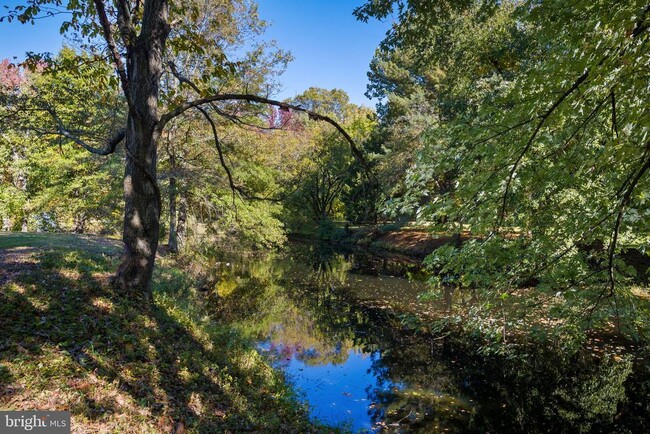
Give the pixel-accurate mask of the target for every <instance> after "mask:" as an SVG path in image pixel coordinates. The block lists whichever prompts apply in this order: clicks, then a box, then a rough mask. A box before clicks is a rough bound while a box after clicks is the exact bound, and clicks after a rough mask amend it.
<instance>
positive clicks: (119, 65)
mask: <svg viewBox="0 0 650 434" xmlns="http://www.w3.org/2000/svg"><path fill="white" fill-rule="evenodd" d="M94 3H95V9H96V10H97V16H98V17H99V23H100V24H101V26H102V32H103V33H104V40H105V41H106V44H108V49H109V51H110V53H111V56H112V57H113V64H114V65H115V69H116V70H117V74H118V75H119V77H120V82H121V83H122V91H123V92H124V95H125V96H126V98H127V100H128V99H130V96H129V95H130V92H129V78H128V76H127V74H126V67H125V66H124V62H122V57H121V56H120V53H119V51H118V50H117V45H116V44H115V38H114V37H113V30H112V29H111V22H110V21H109V20H108V15H106V8H105V7H104V2H103V1H102V0H94Z"/></svg>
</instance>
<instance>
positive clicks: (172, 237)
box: [167, 157, 178, 253]
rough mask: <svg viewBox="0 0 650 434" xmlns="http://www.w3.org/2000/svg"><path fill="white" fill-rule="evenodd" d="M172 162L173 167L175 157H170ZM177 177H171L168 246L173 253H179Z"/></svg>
mask: <svg viewBox="0 0 650 434" xmlns="http://www.w3.org/2000/svg"><path fill="white" fill-rule="evenodd" d="M170 163H172V167H173V157H171V158H170ZM177 196H178V193H177V190H176V178H175V177H174V176H172V177H170V178H169V240H168V241H167V247H168V248H169V251H170V252H172V253H178V233H177V231H176V200H177Z"/></svg>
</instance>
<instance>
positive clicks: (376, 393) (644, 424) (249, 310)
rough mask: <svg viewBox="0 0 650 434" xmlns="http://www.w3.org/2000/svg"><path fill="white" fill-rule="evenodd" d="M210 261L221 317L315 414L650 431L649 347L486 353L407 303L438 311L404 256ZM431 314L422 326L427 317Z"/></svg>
mask: <svg viewBox="0 0 650 434" xmlns="http://www.w3.org/2000/svg"><path fill="white" fill-rule="evenodd" d="M214 261H215V262H214V263H213V264H212V265H211V267H212V268H213V269H214V270H216V272H215V273H216V274H215V276H214V278H215V282H216V291H217V293H218V294H219V308H218V309H219V315H220V316H221V317H222V318H225V319H226V320H227V321H228V322H230V323H231V324H232V326H233V327H234V328H236V329H237V330H238V331H239V332H241V333H242V334H243V335H245V336H247V337H249V338H250V339H252V340H253V341H254V342H256V343H257V347H258V349H259V351H260V352H261V353H262V354H264V355H265V356H266V357H268V358H269V360H271V362H272V364H273V365H274V366H275V367H276V368H277V369H281V370H283V371H284V372H285V373H286V376H287V378H288V380H289V381H290V383H291V384H292V385H293V387H294V388H295V390H296V391H297V393H298V394H299V395H300V397H301V399H302V400H303V401H304V402H306V403H307V404H308V406H309V409H310V413H311V415H312V417H313V418H315V419H318V420H320V421H321V422H324V423H326V424H329V425H334V426H338V427H340V428H341V429H342V430H343V431H350V432H425V433H433V432H549V431H553V432H588V431H594V432H650V427H649V426H648V420H650V397H649V395H650V374H649V372H650V369H649V366H648V363H647V360H644V359H643V357H639V356H638V355H636V356H629V357H627V356H626V357H618V356H616V357H613V356H612V357H610V356H599V357H595V356H594V354H588V353H584V354H583V353H580V354H572V355H565V354H561V353H557V352H556V350H554V349H553V348H544V347H543V346H540V347H538V348H537V349H536V350H535V352H534V353H531V349H530V348H529V349H527V350H526V351H522V353H521V355H519V356H513V355H512V354H511V353H510V354H509V355H508V356H504V355H498V354H485V353H481V347H480V345H478V343H477V340H476V339H475V338H474V337H472V336H462V335H458V336H453V335H451V336H450V335H449V334H448V333H445V334H440V333H435V330H431V329H430V328H428V327H427V326H426V324H427V323H426V322H424V323H422V322H419V321H414V320H413V316H412V315H410V313H413V312H419V313H422V312H424V313H429V314H434V315H435V314H438V315H441V314H442V315H444V314H448V313H450V312H451V311H452V310H453V309H454V308H455V306H458V305H462V304H464V303H470V302H471V301H468V300H469V297H464V296H463V295H462V294H454V293H453V291H451V290H449V291H447V292H445V293H444V294H443V296H442V297H439V298H438V299H436V300H434V301H423V300H420V299H419V298H418V294H420V293H422V292H423V291H424V290H425V289H426V285H425V283H423V281H422V279H421V277H422V276H421V272H420V270H419V267H418V265H417V263H414V262H413V261H410V260H408V259H407V258H397V259H396V258H394V257H387V256H377V255H369V254H367V253H360V252H349V251H347V252H346V251H343V252H341V251H335V250H333V249H331V248H321V247H318V246H308V245H298V246H294V248H292V249H291V250H290V251H289V252H287V253H286V254H282V255H273V256H264V257H257V258H250V257H238V258H233V257H223V258H219V259H218V260H217V259H215V260H214ZM423 324H424V326H423Z"/></svg>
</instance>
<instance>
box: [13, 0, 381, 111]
mask: <svg viewBox="0 0 650 434" xmlns="http://www.w3.org/2000/svg"><path fill="white" fill-rule="evenodd" d="M19 3H20V2H19V1H16V0H0V16H3V15H5V14H6V12H5V11H6V9H5V8H4V6H5V5H7V6H14V5H16V4H19ZM363 3H364V1H363V0H258V4H259V15H260V17H261V18H262V19H264V20H267V21H269V22H270V23H271V26H270V28H269V29H268V30H267V32H266V34H265V39H275V40H276V41H277V42H278V46H279V47H280V48H282V49H284V50H288V51H290V52H291V54H292V55H293V57H294V60H293V62H291V63H290V64H289V66H288V68H287V71H286V72H285V73H284V75H283V76H282V77H280V81H281V82H282V83H283V90H282V91H281V92H280V94H279V95H277V97H278V98H281V99H283V98H288V97H292V96H295V95H297V94H300V93H301V92H303V91H304V90H306V89H307V88H309V87H310V86H316V87H323V88H326V89H332V88H339V89H343V90H345V91H346V92H347V93H348V94H349V95H350V100H351V101H352V102H354V103H356V104H364V105H367V106H373V105H374V102H373V101H370V100H368V99H367V98H366V97H365V96H364V92H365V91H366V84H367V76H366V73H367V71H368V65H369V64H370V60H371V59H372V56H373V54H374V50H375V48H376V47H377V46H378V45H379V42H380V41H381V40H382V39H383V37H384V35H385V33H386V31H387V30H388V28H389V26H390V23H389V22H379V21H376V20H374V21H370V22H368V23H363V22H360V21H357V20H356V19H355V17H354V16H353V15H352V11H353V10H354V8H355V7H357V6H360V5H361V4H363ZM64 17H65V16H62V15H60V16H55V17H51V18H46V19H42V20H39V21H37V22H36V24H35V25H33V26H32V25H31V24H20V23H18V22H16V21H14V22H12V23H7V22H6V21H4V22H2V23H0V59H5V58H9V59H13V58H16V59H17V60H22V59H24V57H25V52H27V51H33V52H37V53H39V52H46V51H49V52H57V51H58V50H59V48H60V47H61V46H62V44H63V41H64V38H63V36H61V35H60V34H59V27H60V25H61V22H62V21H63V20H64Z"/></svg>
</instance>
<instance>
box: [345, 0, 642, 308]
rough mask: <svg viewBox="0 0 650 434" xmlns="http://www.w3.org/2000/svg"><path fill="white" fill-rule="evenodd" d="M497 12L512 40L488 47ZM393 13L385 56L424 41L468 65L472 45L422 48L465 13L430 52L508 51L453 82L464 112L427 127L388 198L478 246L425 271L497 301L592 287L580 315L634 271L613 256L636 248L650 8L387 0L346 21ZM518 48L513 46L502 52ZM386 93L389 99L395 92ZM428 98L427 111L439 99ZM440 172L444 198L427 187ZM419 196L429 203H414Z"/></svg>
mask: <svg viewBox="0 0 650 434" xmlns="http://www.w3.org/2000/svg"><path fill="white" fill-rule="evenodd" d="M507 9H509V10H511V11H512V12H511V13H509V14H507V15H505V17H506V18H507V21H506V24H507V26H506V27H505V28H508V27H510V28H514V29H515V30H516V31H517V32H516V33H512V34H510V35H507V34H506V37H505V38H494V39H493V40H492V41H490V39H489V38H488V37H489V36H491V35H493V34H497V35H498V34H499V32H498V31H496V32H495V29H498V27H497V28H495V27H494V25H493V23H494V19H495V18H497V17H498V16H499V15H500V14H501V15H503V11H505V10H507ZM393 11H397V13H398V17H399V24H397V25H396V26H395V27H394V29H393V31H392V32H391V34H390V35H389V36H388V38H387V39H386V41H385V42H384V47H388V50H389V52H391V53H392V55H393V58H397V53H398V50H400V51H406V50H410V49H415V50H418V47H421V46H423V44H426V43H429V44H432V50H433V51H436V52H439V53H452V55H457V54H462V56H461V57H460V59H461V62H460V63H458V64H459V65H462V64H463V63H464V62H467V64H468V65H470V66H471V65H475V64H476V63H474V62H472V59H473V58H475V55H476V54H481V53H482V52H483V50H481V49H480V48H479V49H478V50H476V51H475V52H471V51H470V52H468V51H467V50H463V51H464V53H463V51H456V49H454V48H452V50H447V49H446V46H445V44H444V43H443V44H440V45H439V42H440V40H438V39H434V40H431V39H429V36H430V34H431V33H430V30H431V29H435V28H436V27H437V26H441V27H444V26H445V25H446V23H448V22H454V21H455V20H456V21H457V20H458V18H459V17H461V18H462V17H464V16H473V17H474V18H473V19H472V23H473V24H472V26H470V27H467V28H466V29H465V31H462V32H460V33H455V34H453V33H452V34H451V35H452V36H453V37H452V39H451V40H446V39H444V38H443V40H442V42H445V41H447V42H451V43H452V45H451V46H452V47H462V46H463V44H464V43H465V41H467V40H472V38H474V39H476V38H477V37H478V38H482V37H484V38H486V39H485V40H486V41H488V42H489V44H488V45H487V47H489V48H490V50H488V51H486V53H489V52H494V53H509V52H510V53H512V54H514V56H506V57H505V60H508V59H512V60H513V61H507V62H503V61H501V60H500V59H501V58H496V59H495V60H496V64H495V65H493V72H492V73H486V74H479V75H475V74H474V70H473V68H471V67H470V68H467V73H465V74H464V73H463V72H462V71H460V72H458V73H456V74H454V78H457V77H460V78H462V79H464V80H465V81H467V82H468V83H469V84H470V85H471V88H470V91H471V90H472V89H474V92H470V93H467V92H464V93H463V94H464V95H467V96H471V98H470V99H468V100H467V101H469V102H471V105H468V106H460V107H459V108H460V110H454V111H451V112H448V115H446V116H440V115H438V116H436V117H432V118H431V125H430V127H429V128H425V131H424V134H423V148H422V150H421V152H420V153H419V154H418V156H417V159H416V160H415V161H414V162H413V164H412V165H411V166H410V169H409V171H408V174H407V177H406V180H405V185H406V189H405V191H406V194H405V195H404V196H403V197H401V198H398V199H397V200H395V201H394V205H395V208H396V209H407V210H413V211H414V212H415V213H416V214H417V215H419V216H420V218H421V219H422V220H424V221H428V222H433V223H436V225H435V228H436V229H439V230H445V231H457V230H459V228H463V229H464V230H466V231H469V232H470V233H471V234H472V235H473V236H474V237H475V238H478V239H474V240H472V241H470V242H467V243H465V244H464V245H463V247H462V248H460V249H455V248H453V247H450V248H445V249H439V250H438V251H436V253H435V254H434V255H433V256H432V258H431V263H432V265H434V266H435V268H436V269H437V270H438V271H440V270H442V275H441V277H443V278H445V279H448V280H451V281H453V282H456V283H458V284H460V285H462V286H480V287H484V288H492V289H495V290H496V291H495V292H497V293H506V296H507V293H509V292H510V291H512V290H513V289H515V288H517V287H519V286H521V285H523V284H530V283H531V282H533V283H534V282H536V283H537V287H538V288H539V289H542V290H547V291H552V293H553V294H555V293H558V291H559V293H560V294H571V293H572V291H575V290H578V289H580V290H585V289H592V290H594V289H595V291H588V290H585V291H581V292H582V293H584V294H586V295H587V297H586V299H587V300H588V301H589V303H591V305H592V306H591V308H590V309H587V311H590V312H593V309H595V307H596V306H597V305H598V304H599V303H600V302H602V301H603V300H604V299H606V298H608V297H612V296H614V295H615V287H616V285H617V284H618V283H622V282H627V281H629V279H630V278H631V276H633V275H634V271H633V270H631V268H630V266H629V265H628V264H627V263H626V260H625V250H626V249H629V248H631V247H636V248H640V249H641V250H643V249H644V246H645V244H646V243H647V231H648V227H647V219H644V218H643V217H642V216H645V215H646V214H647V213H648V208H647V200H646V196H647V189H648V177H647V172H648V169H650V154H649V152H648V149H650V147H649V146H650V142H648V125H649V118H648V116H649V113H648V111H647V106H648V101H647V95H648V94H647V92H646V91H645V90H643V89H646V88H647V86H648V75H647V74H646V73H645V72H643V66H642V65H646V64H647V62H648V58H649V57H650V52H649V51H648V38H649V32H648V28H650V6H648V4H647V2H645V1H643V2H642V1H633V2H625V3H621V2H616V3H612V2H609V1H591V2H582V1H578V2H571V3H570V4H569V3H566V2H562V1H553V0H551V1H544V2H536V1H524V2H496V1H489V0H486V1H467V2H451V1H444V0H439V1H436V0H428V1H423V2H415V1H401V0H398V1H390V0H386V1H378V2H375V1H373V2H368V3H367V4H366V5H364V6H362V7H361V8H359V9H358V10H357V13H358V16H359V17H360V18H361V19H368V17H370V16H376V17H380V18H381V17H385V16H386V15H387V14H390V13H391V12H393ZM508 16H509V17H510V18H508ZM508 23H509V24H508ZM519 42H524V45H519V46H520V47H521V48H522V50H519V49H516V50H512V48H513V47H517V46H518V44H519ZM479 47H480V45H479ZM442 56H443V59H442V60H444V57H445V56H446V54H442ZM486 60H489V57H488V58H486ZM438 64H440V63H439V62H438ZM479 65H480V63H479ZM485 66H486V67H487V66H488V64H485ZM486 72H487V71H486ZM386 83H387V84H386V85H385V88H386V89H388V90H392V89H393V88H398V89H399V88H400V85H396V86H393V83H394V82H389V81H388V82H386ZM425 83H426V81H425ZM461 83H462V81H461ZM379 84H380V85H382V86H384V85H383V84H381V83H379ZM413 85H414V87H415V88H416V89H417V88H421V87H426V86H422V85H421V84H418V83H417V82H415V83H413ZM432 95H433V98H435V99H436V102H437V103H439V102H444V101H445V100H447V98H446V97H445V95H443V98H442V100H440V95H438V94H436V93H433V94H432ZM389 105H390V102H389ZM441 114H442V112H441ZM450 169H453V170H454V188H453V189H450V190H447V191H439V190H438V191H436V190H435V189H434V188H432V187H433V186H435V184H436V181H437V179H439V177H440V176H441V175H443V174H445V173H447V171H449V170H450ZM423 195H424V196H428V197H429V200H427V201H425V202H422V201H421V198H422V196H423ZM486 258H487V259H486ZM533 279H536V280H533ZM567 296H568V295H567Z"/></svg>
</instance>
